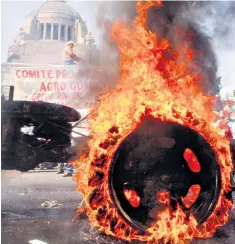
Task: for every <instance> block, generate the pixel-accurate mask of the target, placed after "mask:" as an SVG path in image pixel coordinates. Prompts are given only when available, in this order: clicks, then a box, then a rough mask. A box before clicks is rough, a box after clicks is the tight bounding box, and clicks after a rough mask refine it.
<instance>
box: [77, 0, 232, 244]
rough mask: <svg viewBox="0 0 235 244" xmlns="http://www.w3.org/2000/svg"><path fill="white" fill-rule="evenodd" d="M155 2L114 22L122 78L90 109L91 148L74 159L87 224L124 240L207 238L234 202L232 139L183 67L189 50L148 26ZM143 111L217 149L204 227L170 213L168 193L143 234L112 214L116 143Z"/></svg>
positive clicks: (177, 209)
mask: <svg viewBox="0 0 235 244" xmlns="http://www.w3.org/2000/svg"><path fill="white" fill-rule="evenodd" d="M153 5H157V6H160V5H161V2H144V3H143V2H139V3H138V4H137V12H138V16H137V17H136V20H135V22H134V24H133V26H132V27H131V28H128V27H126V26H125V24H124V23H121V22H117V23H115V24H114V25H113V27H112V31H111V38H112V40H115V41H116V42H117V45H118V48H119V51H120V58H121V61H120V71H121V76H120V80H119V82H118V85H117V87H116V89H114V90H112V91H111V92H109V93H105V94H103V95H102V96H101V97H100V101H99V104H98V106H97V107H95V108H94V111H93V112H94V113H93V114H94V117H93V118H92V120H91V128H92V136H93V137H92V140H91V141H90V143H89V149H90V152H89V155H88V156H87V157H82V158H81V159H79V160H78V161H77V162H76V166H77V167H78V170H77V172H78V173H77V176H76V181H77V185H78V191H80V192H82V194H83V196H84V199H85V201H86V202H87V215H88V217H89V219H90V221H91V223H92V224H93V225H94V226H98V227H99V228H100V230H101V231H103V232H105V233H106V234H109V235H113V236H115V237H118V238H121V239H123V240H131V239H138V240H142V241H149V242H155V243H157V242H158V241H159V240H162V241H164V242H165V243H167V242H169V241H172V242H173V243H185V241H186V240H192V239H193V238H195V237H199V238H207V237H210V236H212V235H213V233H214V232H215V230H216V228H217V227H218V226H222V225H224V224H225V223H226V222H227V220H228V211H229V210H230V209H231V208H232V203H231V202H230V201H229V200H227V199H226V197H225V194H226V193H228V192H229V191H230V173H231V171H232V169H233V166H232V160H231V153H230V147H229V141H228V140H227V138H225V137H224V136H223V135H222V133H221V129H219V128H217V127H215V126H214V124H215V122H216V119H217V118H216V115H215V114H214V113H213V112H212V111H213V109H212V102H213V98H211V97H208V96H206V95H205V94H203V92H202V90H201V89H200V87H199V86H198V85H197V84H198V75H197V74H195V73H192V72H191V71H190V70H189V69H188V68H187V67H188V66H187V64H188V63H190V62H192V59H193V54H194V52H193V50H188V49H187V48H185V47H184V46H182V48H181V52H179V51H178V50H172V47H171V44H170V43H169V42H168V41H167V40H159V39H158V36H157V35H156V34H154V33H152V32H151V31H149V30H148V29H147V26H146V17H147V12H148V9H149V7H151V6H153ZM170 54H172V55H170ZM146 113H147V114H149V115H151V116H153V117H154V118H159V119H161V120H163V121H171V122H175V123H178V124H181V125H185V126H187V127H189V128H191V129H193V130H195V131H197V132H198V133H199V134H200V135H202V136H203V137H204V138H205V139H206V140H207V142H208V143H209V144H210V146H211V147H212V148H213V150H214V152H215V153H216V156H217V159H218V162H219V165H220V170H221V177H222V189H221V192H220V197H219V199H218V202H217V206H216V208H215V209H214V211H213V212H212V214H211V215H210V217H209V218H208V219H207V220H206V222H204V223H203V224H201V225H198V223H197V221H196V219H195V218H194V217H193V216H192V215H189V216H186V213H185V212H184V211H183V209H182V208H181V206H180V205H179V204H178V205H177V206H176V207H175V210H172V209H170V207H169V205H170V204H169V196H168V195H169V194H167V193H160V195H159V194H158V200H159V199H160V201H161V203H164V206H165V209H164V210H162V211H160V212H159V213H158V215H157V218H156V222H155V223H154V224H152V226H151V227H149V229H148V231H147V232H146V233H145V234H140V233H139V232H138V231H137V230H136V229H133V228H132V227H131V226H129V225H128V224H127V223H126V222H125V221H124V220H123V218H122V217H121V216H120V215H119V213H118V212H117V210H116V208H115V206H114V203H113V199H112V198H111V196H110V191H109V172H110V170H109V169H110V164H111V161H112V158H113V154H114V152H115V151H116V149H117V148H118V146H119V145H120V143H121V142H122V141H123V140H124V139H125V138H126V136H127V135H129V134H130V133H131V132H132V131H133V130H134V129H135V128H136V127H137V126H138V125H139V124H140V123H141V116H142V115H143V114H146ZM191 191H192V192H194V190H192V189H191ZM137 202H138V201H137Z"/></svg>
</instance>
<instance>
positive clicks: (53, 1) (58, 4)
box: [35, 0, 81, 22]
mask: <svg viewBox="0 0 235 244" xmlns="http://www.w3.org/2000/svg"><path fill="white" fill-rule="evenodd" d="M35 14H36V18H37V19H38V20H39V21H40V20H41V21H42V20H45V19H50V20H51V19H54V18H56V19H57V22H58V20H59V19H61V21H63V22H64V21H65V20H68V21H69V20H70V21H75V20H77V19H80V20H81V17H80V15H79V14H78V13H77V12H76V11H75V10H74V9H73V8H71V7H70V6H69V5H68V4H67V3H66V1H64V0H48V1H47V2H45V3H44V4H42V5H41V7H39V9H38V10H37V11H36V13H35Z"/></svg>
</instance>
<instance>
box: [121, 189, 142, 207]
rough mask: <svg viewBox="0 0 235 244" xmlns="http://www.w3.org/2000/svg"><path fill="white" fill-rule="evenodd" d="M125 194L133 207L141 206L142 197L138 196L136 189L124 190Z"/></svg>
mask: <svg viewBox="0 0 235 244" xmlns="http://www.w3.org/2000/svg"><path fill="white" fill-rule="evenodd" d="M124 195H125V197H126V199H127V200H128V202H129V203H130V205H131V206H132V207H134V208H137V207H139V205H140V197H139V196H138V194H137V192H136V191H134V190H124Z"/></svg>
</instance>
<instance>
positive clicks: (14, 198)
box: [1, 170, 235, 244]
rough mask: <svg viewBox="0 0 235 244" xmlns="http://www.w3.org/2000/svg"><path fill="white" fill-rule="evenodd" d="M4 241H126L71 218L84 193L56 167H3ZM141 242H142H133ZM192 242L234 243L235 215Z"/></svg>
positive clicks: (82, 219) (59, 243) (82, 243)
mask: <svg viewBox="0 0 235 244" xmlns="http://www.w3.org/2000/svg"><path fill="white" fill-rule="evenodd" d="M1 176H2V220H1V221H2V242H1V243H2V244H26V243H29V241H31V240H40V241H43V242H44V243H47V244H75V243H76V244H85V243H86V244H124V243H126V242H123V241H120V240H116V239H114V238H111V237H108V236H105V235H103V234H101V233H99V232H98V231H97V230H96V229H95V228H93V227H92V226H91V225H90V224H89V220H88V219H87V217H85V216H81V217H80V218H79V219H77V220H76V221H72V220H73V218H74V216H75V214H76V210H77V207H78V206H79V204H80V203H81V202H82V196H81V194H80V193H78V192H76V185H75V183H74V182H73V181H72V177H66V178H65V177H62V175H57V174H56V171H55V170H42V171H40V170H36V171H29V172H27V173H20V172H17V171H2V172H1ZM133 243H135V244H136V243H139V242H132V244H133ZM192 243H193V244H218V243H222V244H223V243H224V244H225V243H226V244H235V215H234V218H231V219H230V221H229V223H228V224H227V225H226V226H224V227H222V228H220V229H219V230H218V231H217V233H216V234H215V236H214V237H213V238H211V239H206V240H194V241H193V242H192Z"/></svg>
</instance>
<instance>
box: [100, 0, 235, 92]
mask: <svg viewBox="0 0 235 244" xmlns="http://www.w3.org/2000/svg"><path fill="white" fill-rule="evenodd" d="M100 16H104V18H105V19H106V20H107V19H108V21H109V22H114V21H115V20H125V21H126V22H128V23H131V22H132V21H133V20H134V18H135V16H136V2H133V1H130V2H106V3H102V4H101V5H100ZM234 16H235V2H198V1H196V2H193V1H191V2H188V1H179V2H178V1H177V2H172V1H166V2H163V7H160V8H159V7H152V8H150V10H149V14H148V26H149V28H150V30H151V31H153V32H155V33H156V34H157V36H158V38H167V39H168V40H169V41H170V43H171V45H173V47H174V48H176V49H177V50H179V51H180V48H181V47H182V46H181V44H182V43H183V44H184V45H187V46H188V47H190V48H192V49H193V50H196V51H198V52H196V53H198V54H197V55H196V56H195V58H194V62H193V63H192V64H190V66H189V68H190V69H193V70H194V71H196V72H197V73H198V74H200V76H201V77H202V79H201V81H199V82H200V86H201V88H202V89H203V90H204V91H205V92H206V93H208V94H215V93H218V91H219V88H220V87H219V86H220V84H219V77H218V75H217V71H218V63H217V57H216V54H215V49H214V48H215V45H214V44H213V43H220V44H221V45H222V46H223V47H224V48H225V47H231V46H232V45H234V42H231V41H230V42H229V41H228V40H231V39H232V38H231V35H233V36H234V32H233V31H232V30H233V29H234V28H232V26H231V23H232V22H233V21H234V18H235V17H234ZM179 30H181V31H182V33H185V35H179V32H178V31H179ZM233 39H234V38H233ZM108 40H109V33H108V32H104V35H103V44H104V46H105V48H108V49H106V52H107V53H109V57H108V59H107V63H109V64H112V65H114V64H115V65H117V64H118V55H117V53H118V51H117V48H116V46H115V44H112V43H111V42H110V41H108ZM215 40H216V41H215Z"/></svg>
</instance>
